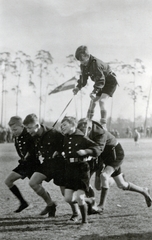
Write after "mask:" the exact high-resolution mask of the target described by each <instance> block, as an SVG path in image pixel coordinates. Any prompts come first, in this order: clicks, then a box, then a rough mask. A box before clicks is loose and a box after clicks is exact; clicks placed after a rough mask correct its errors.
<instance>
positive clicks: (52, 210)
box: [40, 203, 57, 217]
mask: <svg viewBox="0 0 152 240" xmlns="http://www.w3.org/2000/svg"><path fill="white" fill-rule="evenodd" d="M56 206H57V205H56V204H55V203H53V205H51V206H46V207H45V208H44V210H43V211H42V212H41V213H40V215H41V216H43V215H46V214H47V213H48V217H55V212H56Z"/></svg>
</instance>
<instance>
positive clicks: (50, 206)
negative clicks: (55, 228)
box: [29, 172, 56, 217]
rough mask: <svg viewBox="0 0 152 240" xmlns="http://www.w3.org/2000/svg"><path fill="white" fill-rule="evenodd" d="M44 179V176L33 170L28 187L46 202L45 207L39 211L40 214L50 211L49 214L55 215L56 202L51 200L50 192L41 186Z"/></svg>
mask: <svg viewBox="0 0 152 240" xmlns="http://www.w3.org/2000/svg"><path fill="white" fill-rule="evenodd" d="M45 179H46V176H45V175H43V174H41V173H38V172H35V173H34V174H33V175H32V177H31V178H30V181H29V185H30V187H31V188H32V189H33V190H34V191H35V192H36V193H37V195H39V196H40V197H41V198H43V200H44V201H45V202H46V204H47V206H46V208H45V209H44V210H43V211H42V212H41V213H40V215H45V214H47V213H50V214H49V216H51V215H52V217H53V216H55V211H56V204H55V203H54V202H53V201H52V198H51V197H50V194H49V193H48V192H47V191H46V190H45V189H44V188H43V187H42V182H43V181H44V180H45Z"/></svg>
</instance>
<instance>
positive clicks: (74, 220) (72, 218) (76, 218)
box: [67, 214, 79, 223]
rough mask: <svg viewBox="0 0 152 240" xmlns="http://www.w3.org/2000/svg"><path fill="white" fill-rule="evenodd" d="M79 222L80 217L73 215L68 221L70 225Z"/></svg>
mask: <svg viewBox="0 0 152 240" xmlns="http://www.w3.org/2000/svg"><path fill="white" fill-rule="evenodd" d="M78 221H79V215H77V214H73V215H72V216H71V218H70V219H69V220H68V221H67V222H68V223H72V222H73V223H77V222H78Z"/></svg>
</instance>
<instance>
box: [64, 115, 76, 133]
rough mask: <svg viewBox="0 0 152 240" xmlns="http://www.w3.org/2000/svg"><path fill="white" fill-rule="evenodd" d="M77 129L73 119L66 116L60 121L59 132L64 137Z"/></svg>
mask: <svg viewBox="0 0 152 240" xmlns="http://www.w3.org/2000/svg"><path fill="white" fill-rule="evenodd" d="M76 128H77V120H76V118H74V117H71V116H69V117H68V116H66V117H64V118H63V120H62V121H61V131H62V133H63V134H64V135H66V134H72V133H74V132H75V130H76Z"/></svg>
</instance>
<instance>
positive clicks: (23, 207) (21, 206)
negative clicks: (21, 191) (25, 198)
mask: <svg viewBox="0 0 152 240" xmlns="http://www.w3.org/2000/svg"><path fill="white" fill-rule="evenodd" d="M28 206H29V205H28V203H27V202H23V203H21V205H20V206H19V208H18V209H16V210H15V211H14V212H15V213H19V212H22V211H23V210H24V209H25V208H27V207H28Z"/></svg>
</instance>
